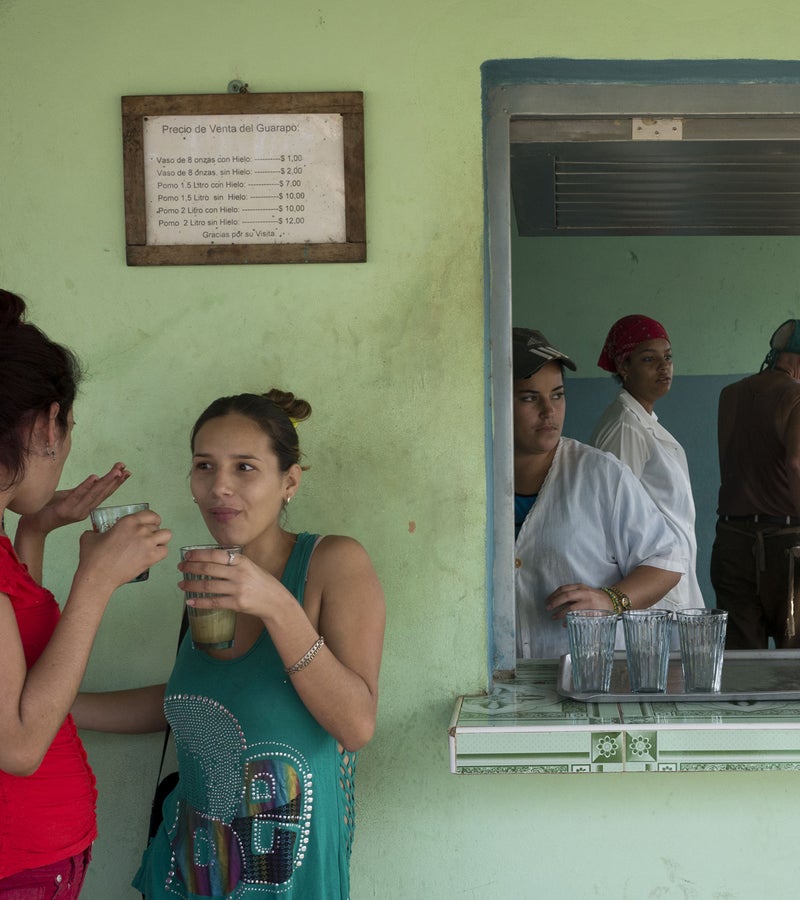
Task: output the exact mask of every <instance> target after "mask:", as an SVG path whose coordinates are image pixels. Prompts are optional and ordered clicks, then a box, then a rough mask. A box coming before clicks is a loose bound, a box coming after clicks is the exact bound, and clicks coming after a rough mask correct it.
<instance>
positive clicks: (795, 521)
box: [719, 513, 800, 525]
mask: <svg viewBox="0 0 800 900" xmlns="http://www.w3.org/2000/svg"><path fill="white" fill-rule="evenodd" d="M719 520H720V522H755V523H756V524H759V523H762V524H764V525H800V516H764V515H762V514H761V513H756V514H755V515H752V516H720V517H719Z"/></svg>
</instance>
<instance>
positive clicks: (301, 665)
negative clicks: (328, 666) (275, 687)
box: [286, 635, 325, 675]
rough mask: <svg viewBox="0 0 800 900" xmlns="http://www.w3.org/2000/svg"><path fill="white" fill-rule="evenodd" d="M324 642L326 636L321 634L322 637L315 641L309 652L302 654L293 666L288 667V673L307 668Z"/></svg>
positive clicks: (291, 673) (292, 673)
mask: <svg viewBox="0 0 800 900" xmlns="http://www.w3.org/2000/svg"><path fill="white" fill-rule="evenodd" d="M324 643H325V638H324V637H322V636H321V635H320V637H318V638H317V639H316V641H314V643H313V644H312V645H311V647H310V648H309V650H308V652H307V653H305V654H304V655H303V656H301V657H300V659H298V660H297V662H296V663H295V664H294V665H293V666H289V668H288V669H286V674H287V675H294V674H295V672H299V671H300V670H301V669H305V667H306V666H307V665H308V664H309V663H310V662H311V660H312V659H313V658H314V657H315V656H316V655H317V654H318V653H319V651H320V648H321V647H322V645H323V644H324Z"/></svg>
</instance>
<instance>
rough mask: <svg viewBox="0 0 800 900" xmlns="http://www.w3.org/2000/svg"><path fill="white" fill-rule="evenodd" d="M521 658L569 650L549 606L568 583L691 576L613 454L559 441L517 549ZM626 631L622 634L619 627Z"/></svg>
mask: <svg viewBox="0 0 800 900" xmlns="http://www.w3.org/2000/svg"><path fill="white" fill-rule="evenodd" d="M515 557H516V560H515V565H516V570H515V578H514V586H515V597H516V609H517V655H518V656H520V657H524V658H531V657H532V658H536V659H540V658H546V657H550V658H552V657H558V656H561V655H562V654H563V653H568V652H569V643H568V639H567V629H566V628H565V627H564V620H563V619H555V620H554V619H553V618H552V613H551V612H549V611H548V610H547V609H546V608H545V602H546V600H547V598H548V597H549V596H550V594H552V593H553V591H554V590H555V589H556V588H558V587H560V586H561V585H563V584H576V583H582V584H586V585H589V586H590V587H603V586H606V585H611V584H616V583H617V582H618V581H620V580H621V579H622V578H624V577H625V576H626V575H627V574H629V573H630V572H632V571H633V570H634V569H636V568H637V567H638V566H642V565H645V566H653V567H655V568H657V569H666V570H668V571H670V572H685V571H686V563H687V560H686V558H685V548H683V547H682V545H681V544H680V542H679V541H677V539H676V537H675V534H674V532H673V531H672V530H671V529H670V527H669V526H668V525H667V523H666V521H665V519H664V517H663V516H662V515H661V513H660V512H659V511H658V509H657V508H656V506H655V504H654V503H653V501H652V500H651V499H650V497H649V496H648V495H647V493H646V491H645V490H644V488H643V487H642V485H641V484H640V483H639V481H638V480H637V479H636V478H635V477H634V475H633V473H632V472H631V470H630V469H629V468H628V467H627V466H624V465H623V464H622V463H621V462H620V461H619V460H618V459H615V458H614V457H613V456H612V455H611V454H610V453H603V452H602V451H600V450H596V449H595V448H594V447H589V446H587V445H586V444H581V443H580V442H578V441H574V440H572V439H570V438H561V441H560V442H559V445H558V448H557V449H556V454H555V457H554V458H553V463H552V465H551V466H550V471H549V472H548V473H547V477H546V478H545V480H544V484H543V485H542V487H541V490H540V491H539V495H538V498H537V500H536V503H535V504H534V506H533V509H532V510H531V511H530V512H529V513H528V515H527V517H526V519H525V521H524V522H523V523H522V528H521V529H520V532H519V536H518V537H517V541H516V544H515ZM619 631H620V632H621V631H622V629H621V628H620V629H619Z"/></svg>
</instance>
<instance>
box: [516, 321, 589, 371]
mask: <svg viewBox="0 0 800 900" xmlns="http://www.w3.org/2000/svg"><path fill="white" fill-rule="evenodd" d="M511 343H512V350H513V357H514V379H515V380H516V379H518V378H529V377H530V376H531V375H533V373H534V372H538V371H539V369H541V368H542V366H543V365H545V364H546V363H549V362H560V363H563V364H564V365H565V366H566V367H567V368H568V369H572V371H573V372H575V371H577V368H578V367H577V366H576V365H575V363H574V362H573V361H572V360H571V359H570V358H569V357H568V356H567V355H566V354H564V353H562V352H561V351H560V350H556V348H555V347H554V346H553V345H552V344H551V343H550V341H548V340H547V338H546V337H545V336H544V335H543V334H542V332H541V331H536V330H534V329H532V328H514V329H512V332H511Z"/></svg>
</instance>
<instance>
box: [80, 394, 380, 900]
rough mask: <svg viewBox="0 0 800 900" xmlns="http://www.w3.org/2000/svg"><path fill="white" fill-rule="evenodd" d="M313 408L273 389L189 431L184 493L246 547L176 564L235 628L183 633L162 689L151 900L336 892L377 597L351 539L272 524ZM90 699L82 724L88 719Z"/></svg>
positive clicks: (369, 683)
mask: <svg viewBox="0 0 800 900" xmlns="http://www.w3.org/2000/svg"><path fill="white" fill-rule="evenodd" d="M310 411H311V409H310V407H309V405H308V404H307V403H306V402H305V401H304V400H299V399H297V398H295V397H294V395H292V394H288V393H284V392H282V391H277V390H272V391H270V392H268V393H267V394H264V395H254V394H240V395H237V396H234V397H223V398H221V399H219V400H217V401H215V402H214V403H212V404H211V406H210V407H209V408H208V409H207V410H206V411H205V412H204V413H203V414H202V415H201V416H200V418H199V419H198V421H197V423H196V425H195V427H194V429H193V431H192V439H191V443H192V475H191V487H192V494H193V497H194V499H195V501H196V502H197V504H198V507H199V509H200V512H201V514H202V516H203V519H204V520H205V522H206V525H207V527H208V529H209V531H210V532H211V534H212V536H213V538H214V540H215V541H216V542H217V543H219V544H221V545H240V546H241V547H242V554H241V555H240V556H239V555H233V554H228V552H227V551H225V550H219V549H218V550H205V551H193V552H192V553H191V554H190V555H189V556H188V557H187V559H186V561H184V562H182V563H181V564H180V565H179V569H180V570H181V572H183V573H184V575H203V576H205V577H208V578H210V581H209V582H207V584H206V585H204V587H207V588H208V591H209V594H213V595H215V596H213V597H209V598H204V599H197V600H189V601H187V602H188V603H189V604H191V605H194V606H196V607H197V608H210V607H214V606H219V607H225V608H229V609H234V610H235V611H236V612H237V624H236V635H235V640H234V644H233V646H232V647H230V648H226V649H205V650H199V649H196V648H194V647H193V646H192V642H191V638H190V636H189V635H187V636H186V638H185V639H184V641H183V643H182V645H181V647H180V650H179V652H178V657H177V659H176V662H175V667H174V669H173V672H172V675H171V676H170V679H169V682H168V684H167V685H166V689H165V690H164V691H163V693H160V694H159V696H160V697H162V698H163V709H164V712H165V714H166V718H167V720H168V721H169V724H170V726H171V727H172V730H173V733H174V736H175V742H176V748H177V754H178V768H179V773H180V780H179V783H178V786H177V787H176V788H175V790H174V791H173V792H172V794H170V795H169V796H168V797H167V798H166V800H165V801H164V805H163V812H164V819H163V822H162V825H161V827H160V829H159V831H158V833H157V834H156V836H155V837H154V839H153V840H152V841H151V843H150V846H149V847H148V849H147V851H146V853H145V856H144V859H143V861H142V865H141V868H140V869H139V872H138V873H137V875H136V879H135V881H134V886H135V887H137V888H138V889H139V890H140V891H141V892H142V893H143V894H144V895H145V897H146V898H147V900H175V898H187V900H195V898H237V900H238V898H241V900H249V898H266V897H280V898H284V900H347V898H348V897H349V884H350V876H349V860H350V850H351V847H352V840H353V829H354V819H353V783H354V774H355V763H356V753H357V751H358V750H359V749H360V748H361V747H363V746H364V744H366V743H367V741H369V739H370V738H371V737H372V734H373V731H374V728H375V719H376V711H377V696H378V672H379V668H380V657H381V650H382V644H383V631H384V623H385V609H384V601H383V594H382V591H381V587H380V584H379V582H378V579H377V576H376V574H375V571H374V569H373V567H372V564H371V563H370V561H369V558H368V556H367V554H366V552H365V550H364V549H363V547H362V546H361V545H360V544H359V543H358V542H356V541H354V540H352V539H351V538H347V537H341V536H335V535H329V536H326V537H322V538H321V537H319V536H317V535H313V534H309V533H301V534H293V533H291V532H289V531H286V530H285V529H284V528H283V527H282V525H281V514H282V511H283V510H284V509H285V507H286V505H287V504H288V503H289V502H290V501H291V499H292V497H293V496H294V494H295V493H296V492H297V490H298V488H299V486H300V482H301V478H302V474H303V469H302V468H301V466H300V451H299V445H298V440H297V431H296V424H297V422H299V421H302V420H304V419H305V418H307V416H308V415H309V414H310ZM179 587H180V588H181V589H182V590H190V589H191V588H192V587H194V588H195V589H196V587H197V583H196V581H182V582H180V583H179ZM144 690H148V689H144ZM150 690H151V691H152V689H150ZM132 693H135V692H126V696H127V697H130V696H131V694H132ZM92 696H93V697H95V700H94V706H87V711H86V718H87V719H90V720H93V721H94V723H95V724H94V725H91V724H89V725H87V727H100V726H99V725H98V724H97V723H98V722H99V721H100V720H101V719H102V715H101V713H100V709H101V705H100V704H101V701H100V700H97V699H96V698H97V696H98V695H92ZM101 696H102V697H105V698H106V699H105V702H108V698H112V702H113V700H114V699H116V701H117V704H118V706H119V703H120V702H122V695H120V694H119V693H117V694H116V695H115V694H107V695H101ZM89 702H90V701H87V703H89ZM143 718H147V719H148V721H149V717H143ZM85 722H86V720H84V724H85ZM129 730H131V729H129Z"/></svg>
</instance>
